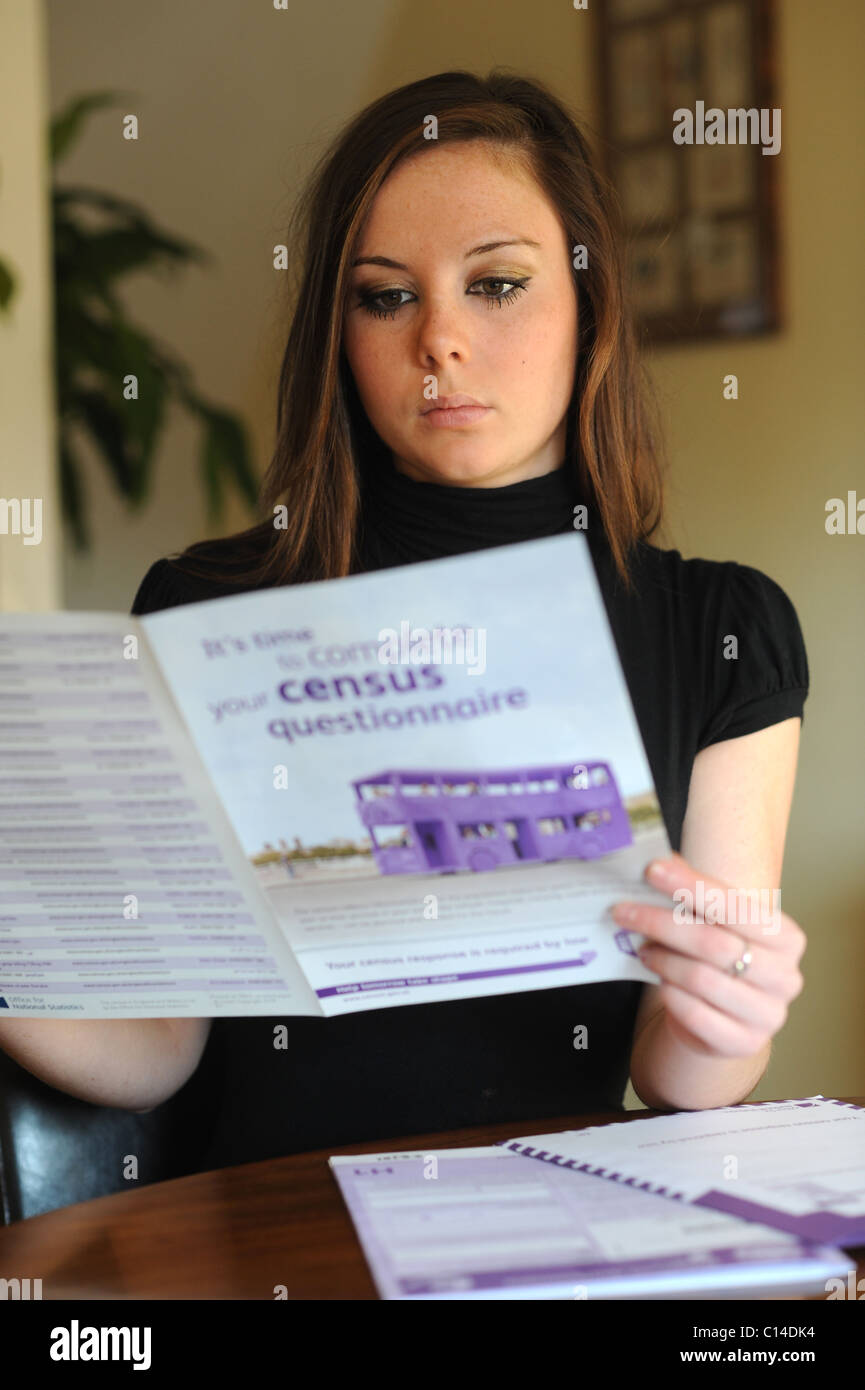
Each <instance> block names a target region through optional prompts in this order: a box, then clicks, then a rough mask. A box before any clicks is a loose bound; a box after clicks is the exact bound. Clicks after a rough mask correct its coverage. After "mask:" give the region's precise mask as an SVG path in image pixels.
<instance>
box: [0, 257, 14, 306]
mask: <svg viewBox="0 0 865 1390" xmlns="http://www.w3.org/2000/svg"><path fill="white" fill-rule="evenodd" d="M17 283H18V281H17V279H16V278H15V276H14V275H13V274H12V271H11V270H10V269H9V267H8V265H7V264H6V262H5V261H2V260H0V309H3V310H6V309H8V307H9V305H10V303H11V302H12V297H13V295H14V294H15V287H16V285H17Z"/></svg>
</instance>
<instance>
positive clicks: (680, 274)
mask: <svg viewBox="0 0 865 1390" xmlns="http://www.w3.org/2000/svg"><path fill="white" fill-rule="evenodd" d="M773 5H774V0H606V2H605V4H604V5H603V7H602V10H601V12H600V42H601V101H602V119H603V136H604V140H603V141H602V147H601V150H600V155H601V158H602V161H603V162H604V164H605V167H606V172H607V175H608V177H609V178H610V179H611V180H612V182H613V184H614V186H615V188H616V192H617V194H618V198H619V201H620V205H621V209H622V214H623V218H624V223H625V231H626V235H627V243H628V279H629V286H630V293H631V297H632V303H633V306H634V310H635V313H636V317H637V322H638V325H639V327H640V329H641V336H642V337H643V338H647V339H649V340H653V341H671V340H673V341H674V340H677V339H679V340H686V339H694V338H713V337H731V336H744V335H750V334H759V333H768V332H774V331H777V330H778V329H779V328H780V327H781V304H780V266H779V255H780V249H779V237H778V188H779V162H780V159H781V151H782V120H781V116H782V113H781V110H780V107H779V103H778V99H777V92H776V82H775V63H774V50H773V45H774V9H773Z"/></svg>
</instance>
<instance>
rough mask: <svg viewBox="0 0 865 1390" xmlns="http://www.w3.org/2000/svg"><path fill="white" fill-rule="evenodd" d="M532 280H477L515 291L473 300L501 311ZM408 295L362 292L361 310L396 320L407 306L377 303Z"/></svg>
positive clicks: (503, 277)
mask: <svg viewBox="0 0 865 1390" xmlns="http://www.w3.org/2000/svg"><path fill="white" fill-rule="evenodd" d="M530 278H531V277H530V276H528V275H527V276H525V278H524V279H522V280H517V279H515V278H513V277H511V276H506V275H484V276H482V277H481V279H480V280H475V282H474V283H475V284H476V285H484V284H490V283H492V284H499V285H513V289H510V290H506V291H505V293H504V294H500V295H489V294H481V295H474V296H473V298H475V299H483V300H486V303H487V305H488V306H489V308H491V309H492V308H493V306H494V305H498V307H499V308H500V309H501V308H502V306H503V305H505V304H510V303H512V302H513V301H514V300H515V299H516V297H517V295H518V294H520V293H521V292H522V291H523V290H524V289H525V288H526V285H527V284H528V283H529V279H530ZM407 293H408V291H407V290H396V289H394V290H376V292H375V293H374V294H369V293H364V292H361V293H360V296H359V298H360V307H361V309H363V310H364V311H365V313H367V314H371V315H372V317H373V318H376V319H395V318H396V316H397V314H398V312H399V310H400V309H403V308H404V307H405V305H403V304H397V305H395V306H394V308H392V309H381V308H378V307H376V304H375V301H376V300H377V299H380V298H381V297H382V295H385V294H407Z"/></svg>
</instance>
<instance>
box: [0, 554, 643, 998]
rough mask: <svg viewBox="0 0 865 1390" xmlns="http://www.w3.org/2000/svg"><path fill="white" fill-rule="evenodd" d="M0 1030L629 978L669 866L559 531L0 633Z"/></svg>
mask: <svg viewBox="0 0 865 1390" xmlns="http://www.w3.org/2000/svg"><path fill="white" fill-rule="evenodd" d="M0 674H2V722H0V766H2V771H0V1009H2V1010H4V1011H7V1013H6V1016H16V1015H17V1016H30V1017H54V1016H57V1015H67V1016H77V1017H82V1018H100V1017H108V1016H118V1017H126V1018H149V1017H164V1016H170V1015H177V1016H183V1015H188V1016H215V1015H226V1016H241V1015H274V1014H286V1015H294V1014H309V1015H317V1016H324V1017H329V1016H334V1015H337V1014H344V1013H347V1012H353V1011H356V1010H358V1009H360V1010H364V1009H375V1008H387V1007H393V1006H397V1005H405V1004H415V1003H431V1002H434V1001H438V1000H447V999H463V998H472V997H477V996H480V995H492V994H504V993H511V992H516V991H524V990H537V989H544V988H556V987H561V986H564V985H574V984H581V983H589V982H593V981H599V980H652V979H654V976H652V975H651V974H650V972H648V971H647V970H646V969H645V967H643V965H642V964H641V963H640V961H639V959H638V958H637V957H636V955H635V954H634V948H635V945H636V944H638V943H639V939H640V938H639V937H638V936H636V935H634V934H631V933H628V932H625V931H622V930H620V929H618V928H617V927H616V926H615V924H614V923H613V922H612V921H611V920H610V919H609V918H608V917H607V915H606V909H607V908H608V907H609V905H610V904H612V903H613V902H615V901H617V900H619V899H622V898H636V899H642V900H644V901H647V902H663V903H667V901H668V900H667V899H666V898H663V897H662V896H661V895H660V894H658V893H656V892H655V891H654V890H653V889H652V888H650V887H649V886H648V885H647V884H646V883H645V881H644V880H643V877H642V876H643V871H644V869H645V866H646V864H647V863H648V861H649V860H650V859H652V858H654V857H657V856H664V855H666V854H668V853H669V852H670V846H669V841H668V839H667V835H666V831H665V829H664V824H663V818H662V815H661V811H660V807H659V805H658V801H657V797H656V794H655V789H654V787H653V784H652V777H651V772H650V769H649V766H648V762H647V759H646V756H645V751H644V749H643V745H642V742H641V739H640V735H639V731H638V728H637V724H636V720H635V717H634V713H633V710H632V707H631V704H630V700H629V696H628V691H627V687H626V684H625V680H624V677H623V674H622V670H621V666H620V664H619V659H618V654H617V652H616V648H615V644H614V642H613V638H612V634H611V632H610V628H609V624H608V621H607V616H606V611H605V609H604V606H603V600H602V597H601V593H600V590H599V588H598V584H597V579H596V576H595V572H594V567H593V564H592V561H591V556H590V553H589V549H588V545H587V542H586V539H585V537H584V536H583V535H582V534H579V533H573V534H569V535H562V536H555V537H550V538H547V539H545V540H540V541H531V542H525V543H522V544H519V545H512V546H506V547H497V548H495V549H493V550H486V551H480V552H475V553H473V554H468V555H460V556H456V557H452V558H448V559H443V560H435V561H428V562H424V563H422V564H416V565H409V566H404V567H401V568H397V569H390V570H386V571H380V572H377V573H373V574H365V575H355V576H351V577H348V578H344V579H337V580H329V581H323V582H319V583H313V584H305V585H297V586H284V587H279V588H274V589H268V590H264V591H258V592H253V593H246V594H237V595H234V596H232V597H229V598H220V599H214V600H210V601H207V602H203V603H195V604H189V605H185V606H182V607H179V608H174V609H169V610H167V611H164V612H161V613H155V614H150V615H148V616H146V617H143V618H140V619H136V618H134V617H129V616H126V615H123V614H116V613H58V614H35V615H25V614H11V615H10V614H7V615H2V616H0Z"/></svg>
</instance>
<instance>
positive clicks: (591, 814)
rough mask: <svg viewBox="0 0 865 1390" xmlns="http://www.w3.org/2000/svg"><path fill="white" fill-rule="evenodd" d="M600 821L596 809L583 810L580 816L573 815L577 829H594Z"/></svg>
mask: <svg viewBox="0 0 865 1390" xmlns="http://www.w3.org/2000/svg"><path fill="white" fill-rule="evenodd" d="M600 823H601V818H600V816H599V815H598V813H597V811H584V812H583V814H582V815H581V816H574V825H575V826H576V827H577V829H578V830H594V828H595V826H597V825H600Z"/></svg>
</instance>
